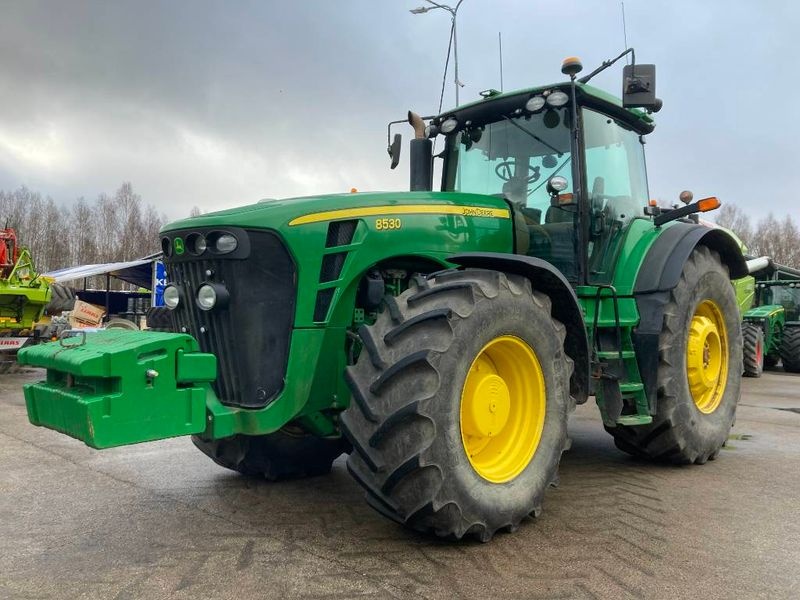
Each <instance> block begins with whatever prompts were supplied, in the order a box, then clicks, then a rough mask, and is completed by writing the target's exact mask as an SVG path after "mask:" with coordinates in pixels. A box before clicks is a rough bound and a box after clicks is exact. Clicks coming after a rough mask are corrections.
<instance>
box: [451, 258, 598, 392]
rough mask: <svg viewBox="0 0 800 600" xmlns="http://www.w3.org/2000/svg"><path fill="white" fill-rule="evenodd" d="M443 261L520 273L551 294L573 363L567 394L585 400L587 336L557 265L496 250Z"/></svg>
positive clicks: (573, 297) (576, 299)
mask: <svg viewBox="0 0 800 600" xmlns="http://www.w3.org/2000/svg"><path fill="white" fill-rule="evenodd" d="M447 261H448V262H450V263H453V264H456V265H459V266H460V267H465V268H481V269H493V270H495V271H503V272H504V273H513V274H516V275H522V276H524V277H527V278H528V279H529V280H530V282H531V285H532V286H533V289H535V290H537V291H540V292H543V293H545V294H547V295H548V296H549V297H550V298H551V300H552V304H553V306H552V314H553V317H555V318H556V319H558V320H559V321H561V322H562V323H563V324H564V326H565V327H566V328H567V337H566V339H565V341H564V351H565V352H566V353H567V356H569V357H570V358H571V359H572V361H573V362H574V363H575V370H574V371H573V373H572V378H571V379H570V394H572V396H573V398H575V401H576V402H577V403H578V404H583V403H584V402H586V400H587V399H588V397H589V365H590V357H589V339H588V338H587V336H586V326H585V325H584V321H583V312H582V311H581V307H580V305H579V304H578V297H577V296H576V295H575V291H574V290H573V289H572V286H571V285H570V284H569V282H568V281H567V280H566V279H565V278H564V276H563V275H562V274H561V273H560V272H559V271H558V269H556V268H555V267H554V266H553V265H551V264H550V263H549V262H547V261H544V260H542V259H540V258H534V257H532V256H522V255H518V254H501V253H496V252H467V253H463V254H456V255H454V256H450V257H449V258H448V259H447Z"/></svg>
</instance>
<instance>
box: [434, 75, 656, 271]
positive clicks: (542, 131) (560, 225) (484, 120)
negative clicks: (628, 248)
mask: <svg viewBox="0 0 800 600" xmlns="http://www.w3.org/2000/svg"><path fill="white" fill-rule="evenodd" d="M568 92H569V86H568V85H567V86H551V87H545V88H537V89H534V90H530V91H527V92H524V93H521V94H520V93H517V94H514V95H511V96H510V97H508V98H506V97H502V96H500V97H497V99H496V100H494V102H492V100H491V99H490V100H489V101H487V102H485V103H483V104H478V105H473V107H468V108H466V109H464V110H463V111H456V112H455V113H454V114H452V115H448V116H446V117H445V118H444V119H443V120H442V126H443V127H444V128H446V129H450V128H452V129H451V132H450V133H449V134H447V141H446V144H445V151H444V155H443V158H444V165H443V176H442V191H453V192H472V193H478V194H486V195H493V196H499V197H502V198H504V199H505V200H506V201H507V202H508V203H509V205H510V206H511V208H512V212H513V215H514V221H515V228H514V231H515V246H516V252H517V253H519V254H527V255H530V256H536V257H538V258H542V259H544V260H546V261H548V262H550V263H551V264H553V265H554V266H555V267H556V268H558V269H559V270H560V271H561V272H562V273H563V274H564V276H565V277H566V278H567V279H569V280H570V281H572V282H574V283H599V282H602V283H605V282H607V281H608V280H609V279H610V277H611V273H610V267H611V265H613V264H614V258H615V254H616V250H617V249H618V246H619V243H620V241H621V239H622V236H623V234H624V232H625V231H626V229H627V227H628V225H629V224H630V223H631V221H632V220H633V219H635V218H637V217H641V218H644V217H645V214H644V208H645V207H646V206H647V204H648V193H647V171H646V169H645V160H644V146H643V138H642V135H643V134H644V133H647V132H649V131H651V130H652V124H651V123H649V122H648V121H645V120H642V119H640V118H639V117H638V116H635V115H632V114H625V113H626V112H628V111H624V112H622V111H621V110H620V107H619V106H615V105H613V104H611V103H609V102H607V101H606V100H604V99H603V97H602V95H600V94H596V93H593V92H594V90H592V89H590V88H587V87H584V86H581V87H579V88H578V93H577V95H576V97H577V101H578V103H579V104H578V107H577V111H576V112H577V115H578V121H579V126H578V127H576V128H573V126H572V113H573V111H572V107H571V106H570V102H571V101H570V95H569V93H568ZM462 112H463V113H466V114H464V115H463V116H462V115H461V114H460V113H462ZM459 121H463V123H464V124H463V125H461V126H460V127H459V125H458V122H459ZM454 122H455V123H456V124H455V125H454V124H453V123H454ZM576 131H578V132H580V137H578V138H577V139H576V138H575V135H574V134H575V132H576ZM573 140H575V143H573ZM576 156H577V157H578V159H577V160H575V157H576ZM584 223H585V225H586V226H585V227H582V225H583V224H584Z"/></svg>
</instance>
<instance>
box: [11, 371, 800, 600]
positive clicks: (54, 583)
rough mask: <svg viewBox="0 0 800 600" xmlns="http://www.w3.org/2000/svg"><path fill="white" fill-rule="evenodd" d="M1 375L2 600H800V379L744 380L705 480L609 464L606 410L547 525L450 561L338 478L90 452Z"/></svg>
mask: <svg viewBox="0 0 800 600" xmlns="http://www.w3.org/2000/svg"><path fill="white" fill-rule="evenodd" d="M40 376H41V373H40V372H35V371H34V372H27V373H20V374H11V375H9V374H6V375H0V441H2V445H1V446H0V598H37V599H38V598H57V599H59V600H62V599H70V598H117V599H124V598H147V599H158V598H193V599H196V598H235V599H237V600H241V599H244V598H257V597H258V598H282V599H286V598H298V597H304V598H356V597H358V598H381V599H383V598H409V599H411V598H414V599H416V598H526V599H534V598H547V599H550V598H705V599H712V598H798V597H800V518H799V517H800V508H798V503H799V502H800V462H799V461H798V459H800V435H799V434H800V376H798V375H789V374H785V373H782V372H769V373H765V374H764V376H763V377H762V378H761V379H747V380H745V382H744V394H743V397H742V401H741V405H740V408H739V412H738V421H737V423H736V427H735V428H734V430H733V433H732V436H731V441H730V442H729V444H728V445H727V447H726V448H725V449H724V451H723V452H722V453H721V454H720V456H719V458H718V459H717V460H715V461H713V462H709V463H708V464H706V465H703V466H691V467H682V468H678V467H665V466H658V465H651V464H648V463H644V462H639V461H637V460H634V459H631V458H629V457H627V456H626V455H624V454H622V453H620V452H619V451H617V450H616V449H615V448H614V445H613V443H612V441H611V438H610V436H608V435H607V434H606V433H605V432H604V431H603V429H602V425H601V422H600V417H599V414H598V411H597V408H596V407H595V406H594V405H593V404H591V403H590V404H588V405H585V406H582V407H579V409H578V411H577V412H576V414H575V415H574V416H573V417H572V419H571V421H570V435H571V437H572V438H573V447H572V450H571V451H570V452H568V453H567V454H565V456H564V459H563V460H562V466H561V485H560V487H558V488H557V489H553V490H551V491H550V492H549V493H548V495H547V498H546V503H545V506H544V514H543V515H542V517H540V518H539V519H536V520H530V521H527V522H525V523H523V526H522V527H521V528H520V529H519V531H517V532H516V533H514V534H502V535H499V536H497V537H495V539H494V540H493V541H492V542H491V543H489V544H479V543H474V542H467V543H446V542H440V541H437V540H433V539H430V538H426V537H421V536H418V535H415V534H413V533H410V532H408V531H406V530H404V529H402V528H400V527H399V526H397V525H394V524H393V523H390V522H388V521H386V520H385V519H383V518H382V517H380V516H379V515H378V514H377V513H374V512H373V511H372V510H371V509H370V508H369V507H367V506H366V504H365V503H364V501H363V499H362V494H361V491H360V489H359V488H358V487H357V485H356V484H355V483H354V482H353V481H351V479H350V477H349V475H348V474H347V471H346V469H345V466H344V460H343V459H339V460H338V461H337V462H336V464H335V465H334V469H333V472H332V473H331V474H330V475H328V476H325V477H317V478H313V479H308V480H304V481H294V482H285V483H277V484H275V483H268V482H265V481H261V480H255V479H249V478H244V477H240V476H237V475H236V474H234V473H231V472H228V471H226V470H224V469H222V468H220V467H217V466H216V465H215V464H213V463H212V462H211V461H210V460H208V459H207V458H206V457H205V456H203V455H202V454H201V453H200V452H199V451H197V450H196V449H195V448H194V447H193V446H192V444H191V442H190V441H189V440H188V439H173V440H167V441H162V442H155V443H149V444H141V445H138V446H132V447H125V448H118V449H113V450H105V451H102V452H97V451H94V450H91V449H90V448H88V447H86V446H84V445H82V444H81V443H80V442H77V441H75V440H72V439H70V438H67V437H65V436H63V435H60V434H57V433H55V432H52V431H48V430H46V429H41V428H37V427H33V426H31V425H30V424H28V422H27V418H26V415H25V407H24V402H23V398H22V392H21V385H22V383H24V382H25V381H32V380H34V379H36V378H38V377H40Z"/></svg>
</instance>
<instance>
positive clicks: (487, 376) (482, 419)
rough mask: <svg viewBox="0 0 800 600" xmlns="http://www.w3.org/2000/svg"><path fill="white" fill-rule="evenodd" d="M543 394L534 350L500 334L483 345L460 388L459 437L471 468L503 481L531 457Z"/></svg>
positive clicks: (541, 417) (537, 435) (541, 422)
mask: <svg viewBox="0 0 800 600" xmlns="http://www.w3.org/2000/svg"><path fill="white" fill-rule="evenodd" d="M546 407H547V394H546V389H545V384H544V374H543V373H542V366H541V365H540V364H539V359H538V358H537V357H536V353H535V352H534V351H533V349H532V348H531V347H530V346H529V345H528V344H526V343H525V342H524V341H522V340H521V339H519V338H517V337H514V336H511V335H503V336H500V337H497V338H495V339H493V340H492V341H490V342H489V343H488V344H486V345H485V346H484V347H483V348H481V351H480V352H478V355H477V356H476V357H475V360H473V361H472V365H471V366H470V368H469V371H468V372H467V378H466V380H465V381H464V388H463V390H462V391H461V411H460V424H461V441H462V442H463V444H464V451H465V452H466V453H467V457H468V458H469V462H470V464H471V465H472V468H473V469H475V471H476V472H477V473H478V475H480V476H481V477H483V478H484V479H486V480H488V481H491V482H493V483H505V482H507V481H511V480H512V479H514V478H515V477H516V476H517V475H519V474H520V473H521V472H522V471H523V470H524V469H525V467H527V466H528V463H530V462H531V459H532V458H533V455H534V453H535V452H536V448H537V447H538V446H539V441H540V440H541V438H542V429H543V428H544V416H545V411H546Z"/></svg>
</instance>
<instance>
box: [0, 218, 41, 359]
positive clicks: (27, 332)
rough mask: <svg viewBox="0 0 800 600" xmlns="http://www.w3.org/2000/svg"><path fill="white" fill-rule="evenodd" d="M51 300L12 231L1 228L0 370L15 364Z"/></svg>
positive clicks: (31, 262)
mask: <svg viewBox="0 0 800 600" xmlns="http://www.w3.org/2000/svg"><path fill="white" fill-rule="evenodd" d="M49 301H50V285H49V283H48V282H47V281H46V280H45V278H43V277H41V276H40V275H39V274H38V273H37V272H36V267H35V266H34V264H33V259H32V258H31V254H30V252H29V251H28V249H27V248H22V247H20V245H19V244H18V242H17V234H16V231H14V229H12V228H10V227H6V228H5V229H0V371H5V370H7V369H8V368H9V367H10V366H11V365H13V364H14V363H15V360H14V354H15V353H16V352H17V351H18V350H19V349H20V348H22V347H23V346H24V345H26V344H27V343H28V342H29V341H31V340H32V339H33V338H32V337H31V336H32V335H33V334H34V325H35V323H36V322H37V321H39V319H41V318H42V316H43V315H44V310H45V307H46V306H47V303H48V302H49Z"/></svg>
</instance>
